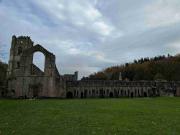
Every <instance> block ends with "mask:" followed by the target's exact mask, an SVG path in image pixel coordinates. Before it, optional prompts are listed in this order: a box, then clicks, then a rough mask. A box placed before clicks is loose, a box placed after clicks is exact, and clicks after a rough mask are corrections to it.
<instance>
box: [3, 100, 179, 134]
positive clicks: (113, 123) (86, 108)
mask: <svg viewBox="0 0 180 135" xmlns="http://www.w3.org/2000/svg"><path fill="white" fill-rule="evenodd" d="M11 134H12V135H13V134H16V135H64V134H65V135H79V134H80V135H88V134H89V135H93V134H95V135H117V134H122V135H126V134H131V135H135V134H137V135H141V134H145V135H179V134H180V98H139V99H84V100H80V99H74V100H58V99H51V100H50V99H49V100H0V135H11Z"/></svg>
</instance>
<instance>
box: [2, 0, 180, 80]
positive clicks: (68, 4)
mask: <svg viewBox="0 0 180 135" xmlns="http://www.w3.org/2000/svg"><path fill="white" fill-rule="evenodd" d="M157 1H159V0H149V1H147V0H139V1H132V0H126V1H124V0H111V1H107V0H99V1H98V0H87V1H82V0H76V1H73V2H72V1H71V0H61V1H57V0H52V1H51V2H46V1H36V0H26V1H22V0H13V1H10V0H6V1H5V0H4V1H1V2H0V18H1V25H0V30H1V31H2V32H3V33H1V34H0V46H2V47H3V56H4V57H3V60H4V61H6V62H7V60H8V52H9V48H10V40H11V36H12V35H14V34H16V35H28V36H31V38H32V40H33V41H34V42H35V44H42V45H43V46H44V47H45V48H47V49H48V50H50V51H51V52H53V53H54V54H55V55H56V62H57V66H58V69H59V70H60V73H61V74H64V73H73V72H74V71H76V70H79V71H80V76H81V77H82V76H84V75H86V76H87V75H88V74H90V73H92V72H96V71H98V70H101V69H103V68H105V67H108V66H112V65H117V64H121V63H124V62H128V61H132V60H133V59H135V58H140V57H146V56H150V57H151V56H154V55H160V54H166V53H173V54H175V53H178V52H177V51H178V50H176V49H174V47H171V43H174V42H177V41H179V38H180V37H179V35H180V25H179V22H178V21H176V24H175V23H168V25H166V26H160V25H159V24H158V25H157V26H158V27H150V26H149V25H148V24H147V20H148V21H149V19H150V20H151V18H149V14H148V13H147V12H146V8H147V7H149V6H151V7H152V6H154V5H156V2H157ZM173 1H175V0H173ZM166 2H167V3H172V2H171V0H166ZM177 2H179V1H177ZM170 6H171V7H170V9H171V8H176V10H174V12H175V11H179V9H178V8H177V7H173V6H174V5H173V4H172V5H171V4H170ZM153 12H155V11H153ZM169 14H171V12H170V13H169ZM172 22H173V21H172ZM175 46H177V45H175Z"/></svg>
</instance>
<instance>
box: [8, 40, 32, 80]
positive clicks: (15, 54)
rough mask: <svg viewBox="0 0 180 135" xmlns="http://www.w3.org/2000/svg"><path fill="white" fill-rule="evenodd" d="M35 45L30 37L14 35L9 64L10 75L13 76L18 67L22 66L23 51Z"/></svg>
mask: <svg viewBox="0 0 180 135" xmlns="http://www.w3.org/2000/svg"><path fill="white" fill-rule="evenodd" d="M31 47H33V42H32V41H31V39H30V37H25V36H21V37H18V38H16V36H13V37H12V42H11V49H10V57H9V65H8V73H7V74H8V77H10V76H13V75H14V73H15V72H16V70H17V69H19V68H20V58H21V55H22V52H23V51H24V50H25V49H28V48H31Z"/></svg>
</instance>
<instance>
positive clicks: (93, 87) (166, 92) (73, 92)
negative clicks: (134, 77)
mask: <svg viewBox="0 0 180 135" xmlns="http://www.w3.org/2000/svg"><path fill="white" fill-rule="evenodd" d="M178 88H179V84H178V83H177V82H158V81H156V82H155V81H129V82H128V81H118V80H116V81H92V80H91V81H73V82H67V97H68V98H71V97H75V98H92V97H96V98H97V97H101V98H107V97H116V98H118V97H131V98H132V97H155V96H176V95H177V96H178V95H179V94H178V93H176V91H178Z"/></svg>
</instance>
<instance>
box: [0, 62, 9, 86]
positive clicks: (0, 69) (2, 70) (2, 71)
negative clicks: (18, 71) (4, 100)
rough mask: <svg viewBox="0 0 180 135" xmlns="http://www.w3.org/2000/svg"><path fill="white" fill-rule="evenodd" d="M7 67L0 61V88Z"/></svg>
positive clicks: (3, 83) (4, 78)
mask: <svg viewBox="0 0 180 135" xmlns="http://www.w3.org/2000/svg"><path fill="white" fill-rule="evenodd" d="M7 67H8V65H7V64H6V63H3V62H1V61H0V86H3V85H5V82H6V72H7Z"/></svg>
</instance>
